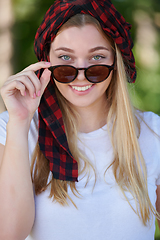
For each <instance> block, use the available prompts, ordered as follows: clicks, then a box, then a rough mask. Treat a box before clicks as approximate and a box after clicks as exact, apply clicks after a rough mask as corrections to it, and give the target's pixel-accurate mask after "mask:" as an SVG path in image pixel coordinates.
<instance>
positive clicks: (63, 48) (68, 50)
mask: <svg viewBox="0 0 160 240" xmlns="http://www.w3.org/2000/svg"><path fill="white" fill-rule="evenodd" d="M60 50H62V51H65V52H71V53H74V50H72V49H70V48H67V47H59V48H56V49H55V51H60Z"/></svg>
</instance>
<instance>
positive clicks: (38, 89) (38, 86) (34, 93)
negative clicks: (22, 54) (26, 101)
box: [4, 62, 51, 98]
mask: <svg viewBox="0 0 160 240" xmlns="http://www.w3.org/2000/svg"><path fill="white" fill-rule="evenodd" d="M50 65H51V64H50V63H48V62H38V63H35V64H32V65H30V66H29V67H27V68H25V69H24V70H23V71H21V72H20V73H17V74H16V75H13V76H11V77H10V78H9V79H8V81H6V83H5V84H4V85H8V84H9V85H10V84H11V83H12V82H14V81H17V82H20V83H21V84H23V85H24V88H25V92H23V91H22V92H21V91H20V92H21V94H22V96H25V94H26V90H28V93H29V95H30V97H31V98H36V97H39V96H41V93H43V91H44V89H45V87H46V86H47V84H48V82H49V80H50V75H51V74H50V71H49V70H47V69H45V70H44V72H43V74H42V77H41V80H39V79H38V77H37V76H36V74H35V71H37V70H39V69H41V68H48V67H49V66H50ZM19 85H20V84H17V86H19ZM13 86H16V84H13V85H10V87H11V89H12V90H15V89H13V88H12V87H13ZM16 89H17V90H19V89H18V88H16Z"/></svg>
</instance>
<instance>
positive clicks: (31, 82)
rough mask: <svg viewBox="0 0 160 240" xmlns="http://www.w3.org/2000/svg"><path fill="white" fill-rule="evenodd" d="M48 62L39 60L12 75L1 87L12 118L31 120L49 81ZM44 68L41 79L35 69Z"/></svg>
mask: <svg viewBox="0 0 160 240" xmlns="http://www.w3.org/2000/svg"><path fill="white" fill-rule="evenodd" d="M50 65H51V64H50V63H48V62H38V63H35V64H32V65H30V66H29V67H27V68H25V69H24V70H23V71H21V72H19V73H17V74H15V75H13V76H11V77H9V78H8V80H7V81H6V82H5V83H4V85H3V87H2V88H1V95H2V98H3V100H4V103H5V105H6V108H7V110H8V112H9V116H10V119H14V120H16V121H24V120H25V121H26V120H27V121H31V119H32V117H33V114H34V112H35V111H36V109H37V108H38V106H39V103H40V99H41V96H42V94H43V92H44V90H45V88H46V86H47V84H48V83H49V80H50V75H51V72H50V71H49V70H48V69H47V68H48V67H50ZM41 68H44V69H45V70H44V72H43V74H42V76H41V78H40V79H38V77H37V76H36V74H35V71H37V70H39V69H41Z"/></svg>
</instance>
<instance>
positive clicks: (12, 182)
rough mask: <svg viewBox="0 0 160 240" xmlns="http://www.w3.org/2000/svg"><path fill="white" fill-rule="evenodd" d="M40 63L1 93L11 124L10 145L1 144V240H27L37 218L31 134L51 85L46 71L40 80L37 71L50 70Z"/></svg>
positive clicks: (8, 138) (5, 86)
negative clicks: (41, 104)
mask: <svg viewBox="0 0 160 240" xmlns="http://www.w3.org/2000/svg"><path fill="white" fill-rule="evenodd" d="M48 66H49V64H48V65H46V63H45V62H39V63H36V64H33V65H31V66H29V67H28V68H26V69H25V70H23V71H22V72H20V73H18V74H16V75H14V76H11V77H10V78H9V79H8V81H7V82H6V83H5V84H4V86H3V87H2V89H1V95H2V98H3V100H4V102H5V104H6V107H7V110H8V113H9V121H8V124H7V129H6V131H7V137H6V144H5V146H3V145H2V144H0V239H1V240H24V239H25V238H26V237H27V236H28V234H29V233H30V231H31V228H32V226H33V222H34V218H35V204H34V195H33V187H32V181H31V175H30V163H29V151H28V131H29V127H30V122H31V120H32V117H33V115H34V112H35V110H36V109H37V107H38V105H39V102H40V98H41V96H42V93H43V91H44V89H45V87H46V85H47V84H48V82H49V79H50V72H49V71H48V70H47V69H46V70H45V71H44V72H43V74H42V76H41V78H40V80H39V79H38V78H37V76H36V75H35V73H34V72H35V71H36V70H38V69H40V68H48Z"/></svg>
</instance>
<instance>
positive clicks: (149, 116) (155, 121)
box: [136, 110, 160, 135]
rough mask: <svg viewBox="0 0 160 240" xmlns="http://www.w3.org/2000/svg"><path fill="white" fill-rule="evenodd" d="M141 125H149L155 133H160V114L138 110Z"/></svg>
mask: <svg viewBox="0 0 160 240" xmlns="http://www.w3.org/2000/svg"><path fill="white" fill-rule="evenodd" d="M136 115H137V117H138V119H139V121H140V125H141V127H142V128H143V127H145V126H146V127H149V128H150V129H152V130H153V131H154V132H155V133H157V134H158V135H160V116H159V115H158V114H156V113H153V112H150V111H148V112H143V111H139V110H137V111H136Z"/></svg>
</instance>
